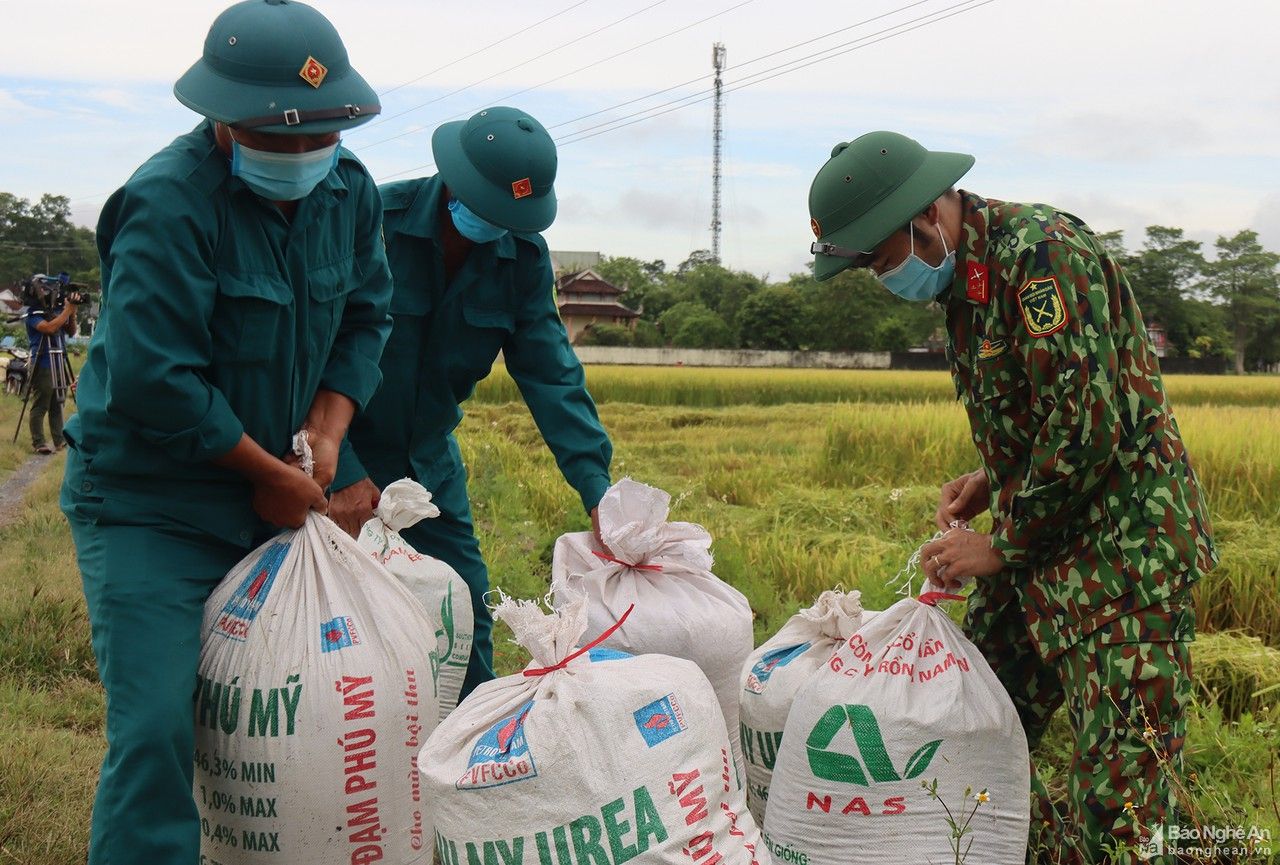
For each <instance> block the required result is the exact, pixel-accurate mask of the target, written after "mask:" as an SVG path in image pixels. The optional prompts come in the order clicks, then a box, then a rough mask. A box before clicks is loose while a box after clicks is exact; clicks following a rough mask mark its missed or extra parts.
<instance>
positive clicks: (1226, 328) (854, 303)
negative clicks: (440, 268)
mask: <svg viewBox="0 0 1280 865" xmlns="http://www.w3.org/2000/svg"><path fill="white" fill-rule="evenodd" d="M1100 239H1101V241H1102V242H1103V244H1105V246H1106V247H1107V249H1108V250H1109V251H1110V252H1111V254H1112V255H1113V256H1115V257H1116V258H1117V259H1118V260H1119V261H1120V263H1121V267H1122V268H1123V270H1124V272H1125V275H1126V276H1127V278H1128V280H1129V284H1130V286H1131V287H1132V289H1133V293H1134V296H1135V298H1136V299H1137V302H1138V306H1139V308H1140V309H1141V310H1142V312H1143V316H1144V318H1145V320H1146V322H1147V324H1148V325H1156V324H1158V325H1159V326H1161V327H1163V328H1164V330H1165V333H1166V336H1167V340H1168V342H1167V348H1166V355H1167V356H1174V357H1189V358H1217V359H1223V360H1233V361H1234V365H1235V368H1236V371H1237V372H1245V371H1247V370H1250V369H1255V368H1258V367H1259V366H1262V365H1270V364H1275V363H1277V362H1280V272H1278V270H1277V268H1278V267H1280V255H1277V254H1276V253H1274V252H1270V251H1268V250H1267V249H1265V248H1263V246H1262V245H1261V243H1260V242H1259V241H1258V234H1257V232H1255V231H1251V230H1244V231H1240V232H1237V233H1236V234H1235V235H1233V236H1231V237H1225V236H1223V237H1219V238H1218V239H1217V241H1216V242H1215V243H1214V245H1213V252H1214V256H1213V258H1212V259H1209V258H1207V257H1206V254H1205V250H1204V248H1203V244H1202V243H1200V242H1199V241H1196V240H1192V239H1190V238H1188V237H1186V235H1185V233H1184V232H1183V230H1182V229H1180V228H1171V227H1168V226H1161V225H1151V226H1148V227H1147V229H1146V236H1145V238H1144V240H1143V242H1142V245H1141V246H1140V247H1139V248H1137V249H1136V250H1132V251H1131V250H1128V249H1126V247H1125V243H1124V237H1123V235H1122V233H1121V232H1118V231H1113V232H1109V233H1106V234H1103V235H1100ZM594 270H596V271H597V272H598V273H599V274H600V275H601V276H603V277H604V278H605V279H606V280H608V281H609V282H611V283H612V284H614V285H616V286H618V287H620V288H624V289H625V293H624V294H623V295H622V296H621V298H620V300H621V302H622V303H623V304H625V305H626V306H628V307H630V308H631V309H633V310H636V311H638V312H640V314H641V317H640V319H639V320H638V321H637V323H636V325H635V328H634V330H629V329H628V328H626V327H623V326H621V325H595V326H593V327H592V328H591V329H590V330H589V331H588V332H587V333H586V334H584V335H583V337H582V338H581V339H580V340H579V342H580V343H583V344H594V345H637V346H660V345H672V346H676V347H680V348H759V349H781V350H791V351H794V350H805V349H810V350H825V351H903V350H906V349H909V348H913V347H925V348H933V349H938V350H940V349H941V347H942V345H943V344H944V341H945V334H944V332H943V327H944V322H943V316H942V312H941V310H940V309H939V308H938V307H937V306H936V305H935V304H923V303H912V302H909V301H904V300H900V299H899V298H897V297H895V296H894V295H892V294H890V293H889V292H888V291H886V290H885V289H884V288H883V287H881V286H880V284H879V283H878V282H877V281H876V279H875V278H874V277H873V276H872V275H871V273H870V272H869V271H866V270H846V271H844V272H843V273H841V274H839V275H837V276H836V277H834V278H833V279H831V280H828V281H827V282H818V281H816V280H815V279H814V278H813V276H812V274H810V273H803V274H794V275H792V276H791V277H790V278H789V279H787V280H786V281H785V282H780V283H770V282H768V281H767V279H762V278H760V277H758V276H756V275H754V274H752V273H747V272H745V271H736V270H730V269H728V268H725V267H722V266H720V265H719V264H717V263H716V262H715V261H714V260H713V259H712V258H711V255H710V253H708V252H707V251H706V250H698V251H696V252H694V253H693V254H692V255H690V256H689V258H687V259H686V260H685V261H683V262H681V263H680V265H679V266H677V267H676V268H675V269H669V268H668V267H667V266H666V264H665V262H663V261H660V260H655V261H641V260H639V259H636V258H629V257H623V256H620V257H613V258H607V259H606V260H605V261H604V262H603V263H601V264H600V265H597V266H596V267H595V268H594Z"/></svg>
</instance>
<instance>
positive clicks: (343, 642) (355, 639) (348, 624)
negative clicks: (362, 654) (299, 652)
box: [320, 616, 360, 653]
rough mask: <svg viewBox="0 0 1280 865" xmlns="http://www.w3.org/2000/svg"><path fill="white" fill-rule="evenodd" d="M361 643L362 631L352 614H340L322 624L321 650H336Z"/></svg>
mask: <svg viewBox="0 0 1280 865" xmlns="http://www.w3.org/2000/svg"><path fill="white" fill-rule="evenodd" d="M358 645H360V633H359V632H358V631H357V630H356V623H355V620H354V619H352V618H351V617H350V616H338V618H336V619H330V620H329V621H327V622H325V623H324V624H323V625H321V626H320V651H321V652H322V653H323V652H336V651H338V650H339V649H345V648H346V647H347V646H358Z"/></svg>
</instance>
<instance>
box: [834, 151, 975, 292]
mask: <svg viewBox="0 0 1280 865" xmlns="http://www.w3.org/2000/svg"><path fill="white" fill-rule="evenodd" d="M971 167H973V157H972V156H969V155H968V154H966V153H941V152H936V153H935V152H932V151H929V150H925V149H924V148H923V147H921V146H920V144H919V143H918V142H916V141H914V140H913V139H910V138H908V137H907V136H905V135H899V134H898V133H896V132H868V133H867V134H866V135H863V136H860V137H858V138H856V139H854V140H853V141H849V142H843V143H841V144H837V145H836V146H835V147H834V148H833V149H832V151H831V158H830V159H829V160H827V164H826V165H824V166H822V168H821V170H819V171H818V176H817V177H815V178H814V179H813V185H812V186H810V187H809V217H810V219H809V225H810V227H811V228H813V233H814V235H815V236H816V237H817V238H818V240H819V243H817V244H814V246H815V247H816V249H815V252H816V254H817V257H816V258H815V260H814V267H813V272H814V276H815V277H817V278H818V279H819V280H823V279H830V278H831V277H833V276H835V275H836V274H837V273H839V272H840V271H842V270H844V269H845V268H846V267H849V266H851V265H852V264H853V256H854V255H856V254H858V253H868V252H871V251H872V250H874V249H875V248H876V247H877V246H879V245H880V244H881V243H882V242H884V240H885V239H886V238H888V237H889V235H891V234H893V233H894V232H895V231H897V230H898V229H899V228H902V227H903V226H904V225H906V224H907V223H908V222H910V221H911V219H912V218H913V217H914V216H915V215H916V214H918V213H920V212H921V211H922V210H924V209H925V208H926V207H928V206H929V205H930V204H932V203H933V202H934V201H935V200H937V198H938V196H940V195H942V193H944V192H946V191H947V190H948V189H950V188H951V187H952V186H954V185H955V182H956V181H957V180H959V179H960V178H961V177H963V176H964V175H965V173H966V172H967V171H968V170H969V169H970V168H971ZM823 248H826V249H829V250H830V253H824V252H823V251H821V250H822V249H823Z"/></svg>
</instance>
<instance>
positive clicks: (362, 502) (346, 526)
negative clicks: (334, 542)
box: [329, 478, 382, 538]
mask: <svg viewBox="0 0 1280 865" xmlns="http://www.w3.org/2000/svg"><path fill="white" fill-rule="evenodd" d="M381 496H382V493H381V491H380V490H379V489H378V485H377V484H375V483H374V482H373V481H371V480H369V479H368V478H364V479H363V480H359V481H356V482H355V483H354V484H352V485H351V486H349V487H344V488H342V489H340V490H338V491H337V492H336V493H334V494H333V495H331V496H329V517H330V518H331V519H332V520H333V521H334V522H335V523H337V524H338V528H340V529H342V530H343V531H344V532H346V533H347V534H349V535H351V537H353V538H354V537H358V536H359V534H360V530H361V529H362V528H363V527H364V524H365V523H367V522H369V520H371V519H373V509H374V508H376V507H377V506H378V499H379V498H381Z"/></svg>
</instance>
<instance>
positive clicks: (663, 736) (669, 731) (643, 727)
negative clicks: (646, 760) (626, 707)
mask: <svg viewBox="0 0 1280 865" xmlns="http://www.w3.org/2000/svg"><path fill="white" fill-rule="evenodd" d="M632 714H633V715H634V716H635V719H636V729H637V730H639V731H640V735H641V736H643V737H644V741H645V743H646V744H647V745H648V746H649V747H650V748H652V747H653V746H654V745H657V744H658V743H659V742H665V741H667V740H668V739H670V738H671V737H672V736H674V735H676V734H677V733H683V732H684V729H685V723H684V712H682V711H680V704H679V703H677V702H676V697H675V694H667V696H665V697H663V698H662V699H661V700H654V701H653V702H652V703H650V704H649V705H647V706H641V707H640V708H639V709H636V710H635V712H634V713H632Z"/></svg>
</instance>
